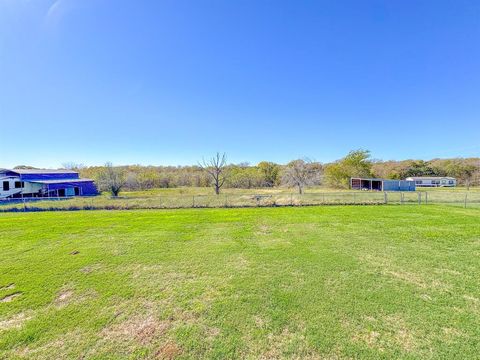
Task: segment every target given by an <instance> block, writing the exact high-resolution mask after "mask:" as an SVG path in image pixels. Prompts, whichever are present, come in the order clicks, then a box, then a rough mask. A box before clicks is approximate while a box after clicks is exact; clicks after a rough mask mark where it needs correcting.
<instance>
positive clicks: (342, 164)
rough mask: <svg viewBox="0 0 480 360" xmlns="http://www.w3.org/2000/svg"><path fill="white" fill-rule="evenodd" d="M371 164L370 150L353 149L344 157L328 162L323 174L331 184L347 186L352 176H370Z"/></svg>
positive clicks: (341, 186)
mask: <svg viewBox="0 0 480 360" xmlns="http://www.w3.org/2000/svg"><path fill="white" fill-rule="evenodd" d="M372 165H373V163H372V161H371V159H370V151H368V150H353V151H350V152H349V153H348V155H347V156H345V157H344V158H342V159H340V160H338V161H336V162H334V163H332V164H329V165H328V166H327V167H326V169H325V176H326V178H327V181H328V183H329V184H330V185H331V186H333V187H340V188H347V187H348V185H349V182H350V178H352V177H371V176H372Z"/></svg>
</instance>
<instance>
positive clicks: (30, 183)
mask: <svg viewBox="0 0 480 360" xmlns="http://www.w3.org/2000/svg"><path fill="white" fill-rule="evenodd" d="M97 194H98V191H97V187H96V186H95V182H94V181H93V180H91V179H81V178H80V176H79V174H78V173H77V172H75V171H71V170H41V169H14V170H9V169H0V198H24V197H46V198H48V197H68V196H93V195H97Z"/></svg>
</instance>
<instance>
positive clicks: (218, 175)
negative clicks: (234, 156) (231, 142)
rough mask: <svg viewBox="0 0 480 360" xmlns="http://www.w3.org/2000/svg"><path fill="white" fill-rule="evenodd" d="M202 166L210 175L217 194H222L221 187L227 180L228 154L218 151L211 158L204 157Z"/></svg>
mask: <svg viewBox="0 0 480 360" xmlns="http://www.w3.org/2000/svg"><path fill="white" fill-rule="evenodd" d="M199 165H200V167H201V168H202V169H203V170H204V171H206V172H207V174H208V175H210V177H211V179H212V183H213V188H214V189H215V194H217V195H219V194H220V189H221V188H222V186H223V185H224V184H225V181H226V180H227V155H226V154H225V153H223V154H220V153H219V152H217V153H216V155H215V156H213V157H212V158H211V159H210V160H205V159H203V160H202V162H201V163H200V164H199Z"/></svg>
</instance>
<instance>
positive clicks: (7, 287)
mask: <svg viewBox="0 0 480 360" xmlns="http://www.w3.org/2000/svg"><path fill="white" fill-rule="evenodd" d="M13 289H15V284H14V283H11V284H8V285H5V286H0V291H6V290H13Z"/></svg>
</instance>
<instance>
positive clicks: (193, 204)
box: [192, 195, 195, 207]
mask: <svg viewBox="0 0 480 360" xmlns="http://www.w3.org/2000/svg"><path fill="white" fill-rule="evenodd" d="M192 207H195V195H193V196H192Z"/></svg>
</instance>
